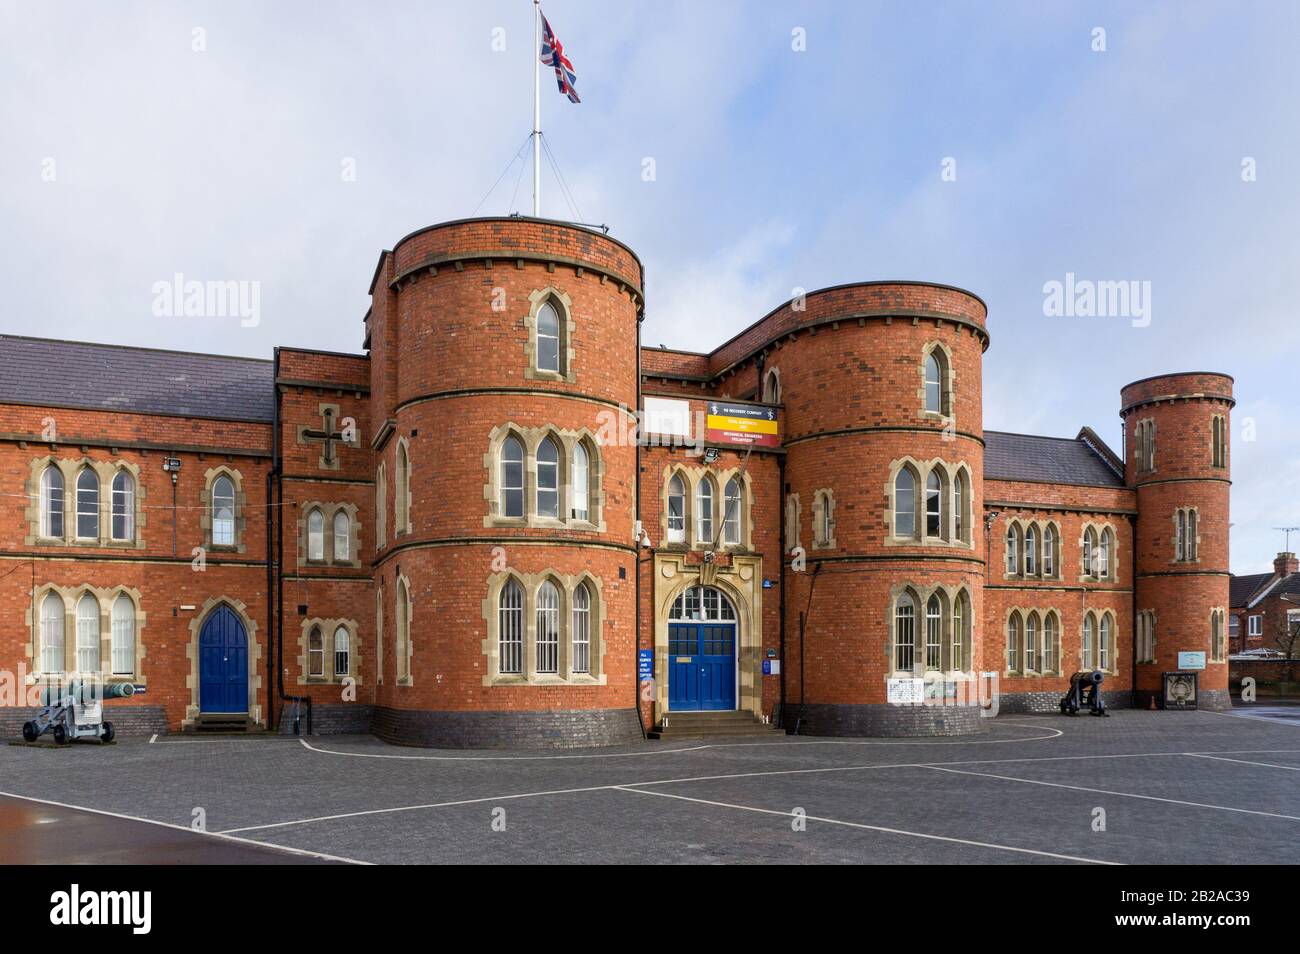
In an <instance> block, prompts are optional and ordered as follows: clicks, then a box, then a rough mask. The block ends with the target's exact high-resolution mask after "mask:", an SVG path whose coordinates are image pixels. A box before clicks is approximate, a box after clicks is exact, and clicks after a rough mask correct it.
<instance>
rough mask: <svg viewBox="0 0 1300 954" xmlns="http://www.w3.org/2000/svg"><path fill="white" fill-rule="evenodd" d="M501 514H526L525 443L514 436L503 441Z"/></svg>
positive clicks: (506, 515)
mask: <svg viewBox="0 0 1300 954" xmlns="http://www.w3.org/2000/svg"><path fill="white" fill-rule="evenodd" d="M501 515H502V516H503V517H522V516H523V515H524V445H523V444H521V443H519V439H518V438H516V437H514V436H511V437H507V438H506V439H505V440H504V441H502V443H501Z"/></svg>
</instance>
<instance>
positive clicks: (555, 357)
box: [537, 301, 560, 374]
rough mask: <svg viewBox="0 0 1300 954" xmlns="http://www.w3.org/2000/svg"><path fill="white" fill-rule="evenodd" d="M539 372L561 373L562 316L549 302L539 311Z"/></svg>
mask: <svg viewBox="0 0 1300 954" xmlns="http://www.w3.org/2000/svg"><path fill="white" fill-rule="evenodd" d="M537 370H538V371H552V372H554V373H556V374H559V373H560V315H559V312H557V311H556V310H555V305H554V304H552V303H551V302H549V301H546V302H543V303H542V307H541V308H539V309H537Z"/></svg>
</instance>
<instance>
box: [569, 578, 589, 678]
mask: <svg viewBox="0 0 1300 954" xmlns="http://www.w3.org/2000/svg"><path fill="white" fill-rule="evenodd" d="M572 636H573V658H572V660H571V665H572V669H573V672H574V673H575V674H579V675H587V674H589V673H590V672H591V590H590V589H589V588H588V587H587V584H586V583H579V584H578V585H577V587H575V588H574V591H573V633H572Z"/></svg>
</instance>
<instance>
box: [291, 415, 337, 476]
mask: <svg viewBox="0 0 1300 954" xmlns="http://www.w3.org/2000/svg"><path fill="white" fill-rule="evenodd" d="M336 413H337V410H336V409H335V408H333V407H325V408H322V409H321V420H322V423H323V425H324V426H323V427H322V428H321V429H320V430H314V429H312V428H310V427H304V428H302V429H301V430H300V431H299V432H298V436H299V438H300V439H302V440H304V441H311V442H312V443H317V442H321V443H323V444H324V445H325V447H324V452H323V455H322V457H321V461H322V462H323V463H324V464H325V466H326V467H332V466H334V465H335V464H337V463H338V458H337V456H336V455H335V451H334V442H335V441H343V442H346V438H345V437H344V436H343V432H342V431H340V430H337V429H336V428H335V425H334V415H335V414H336Z"/></svg>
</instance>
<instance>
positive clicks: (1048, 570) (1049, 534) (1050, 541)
mask: <svg viewBox="0 0 1300 954" xmlns="http://www.w3.org/2000/svg"><path fill="white" fill-rule="evenodd" d="M1056 540H1057V537H1056V528H1055V527H1054V526H1052V525H1051V524H1048V526H1047V529H1046V530H1044V531H1043V576H1055V575H1056Z"/></svg>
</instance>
